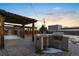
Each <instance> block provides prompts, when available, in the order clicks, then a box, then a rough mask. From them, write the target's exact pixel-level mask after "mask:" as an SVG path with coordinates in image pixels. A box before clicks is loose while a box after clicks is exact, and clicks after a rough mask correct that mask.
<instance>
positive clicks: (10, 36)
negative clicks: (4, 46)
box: [4, 35, 21, 40]
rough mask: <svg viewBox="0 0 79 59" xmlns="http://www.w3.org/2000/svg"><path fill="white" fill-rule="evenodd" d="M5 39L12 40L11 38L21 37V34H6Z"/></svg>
mask: <svg viewBox="0 0 79 59" xmlns="http://www.w3.org/2000/svg"><path fill="white" fill-rule="evenodd" d="M4 39H5V40H6V39H8V40H11V39H21V38H20V37H19V36H17V35H5V36H4Z"/></svg>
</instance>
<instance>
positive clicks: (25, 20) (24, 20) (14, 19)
mask: <svg viewBox="0 0 79 59" xmlns="http://www.w3.org/2000/svg"><path fill="white" fill-rule="evenodd" d="M0 15H2V16H4V17H5V22H8V23H15V24H24V25H25V24H30V23H33V22H37V20H35V19H32V18H29V17H25V16H21V15H17V14H14V13H11V12H8V11H5V10H2V9H0Z"/></svg>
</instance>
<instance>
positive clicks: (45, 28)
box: [39, 25, 47, 33]
mask: <svg viewBox="0 0 79 59" xmlns="http://www.w3.org/2000/svg"><path fill="white" fill-rule="evenodd" d="M39 31H40V32H41V33H46V32H47V27H45V26H44V25H42V26H41V28H40V29H39Z"/></svg>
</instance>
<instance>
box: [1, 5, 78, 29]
mask: <svg viewBox="0 0 79 59" xmlns="http://www.w3.org/2000/svg"><path fill="white" fill-rule="evenodd" d="M0 9H4V10H6V11H9V12H12V13H16V14H19V15H23V16H26V17H30V18H34V19H37V20H38V21H37V22H36V23H35V26H36V27H37V28H40V27H41V25H43V21H44V20H45V25H46V27H48V26H49V25H57V24H59V25H62V26H63V27H78V26H79V3H0Z"/></svg>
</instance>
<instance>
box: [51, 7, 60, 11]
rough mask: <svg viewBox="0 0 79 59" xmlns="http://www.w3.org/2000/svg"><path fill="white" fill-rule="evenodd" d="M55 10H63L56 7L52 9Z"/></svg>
mask: <svg viewBox="0 0 79 59" xmlns="http://www.w3.org/2000/svg"><path fill="white" fill-rule="evenodd" d="M52 9H53V10H61V8H60V7H54V8H52Z"/></svg>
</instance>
